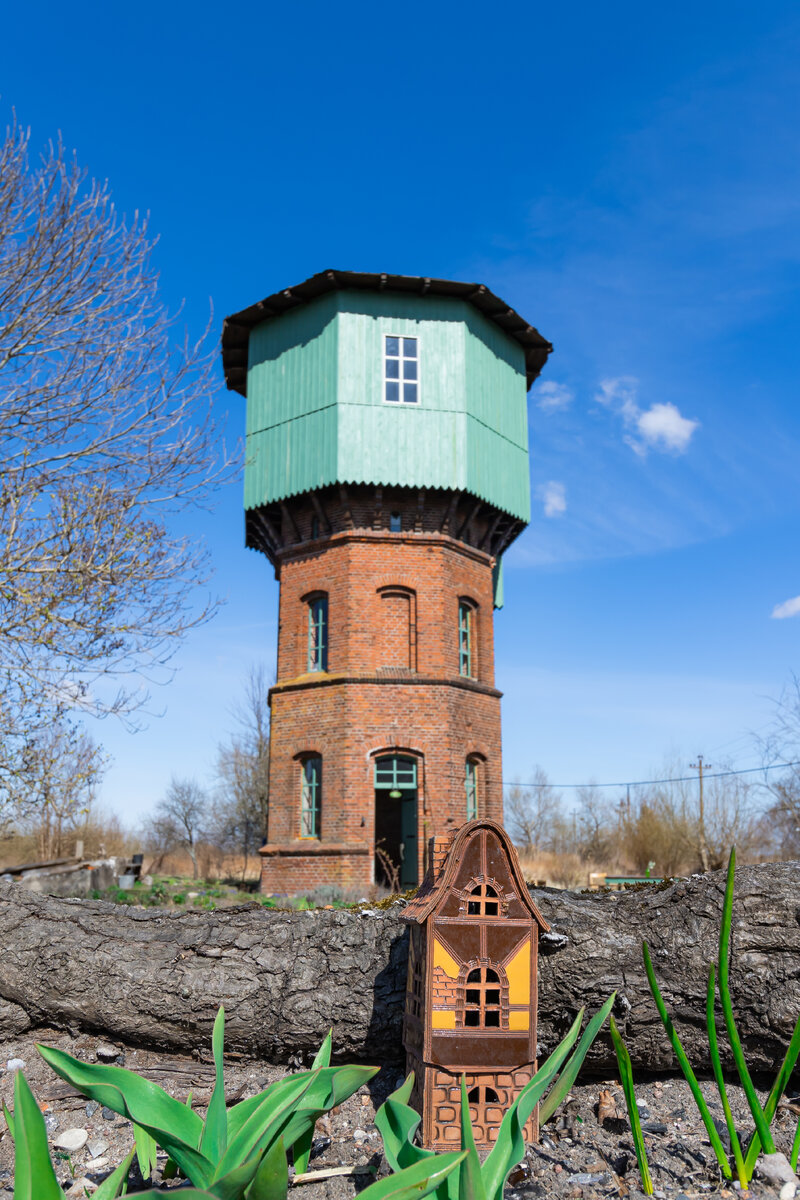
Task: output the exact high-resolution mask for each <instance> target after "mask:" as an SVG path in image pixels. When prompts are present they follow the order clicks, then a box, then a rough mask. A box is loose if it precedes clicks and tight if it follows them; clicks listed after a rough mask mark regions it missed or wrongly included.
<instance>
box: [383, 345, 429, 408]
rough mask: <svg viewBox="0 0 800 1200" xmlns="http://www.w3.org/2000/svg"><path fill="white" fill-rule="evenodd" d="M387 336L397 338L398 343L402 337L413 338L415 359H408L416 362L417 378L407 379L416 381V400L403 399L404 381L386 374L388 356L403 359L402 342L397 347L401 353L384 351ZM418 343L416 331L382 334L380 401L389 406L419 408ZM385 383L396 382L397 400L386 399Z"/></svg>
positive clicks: (410, 381)
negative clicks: (398, 393) (398, 391)
mask: <svg viewBox="0 0 800 1200" xmlns="http://www.w3.org/2000/svg"><path fill="white" fill-rule="evenodd" d="M387 338H397V340H398V342H400V343H402V342H403V340H404V339H406V340H411V339H413V340H414V341H415V342H416V343H417V357H416V358H415V359H410V360H409V361H411V362H416V364H417V378H416V379H414V380H411V379H409V380H408V382H409V383H416V385H417V398H416V400H404V399H403V383H404V382H405V381H404V380H403V379H402V378H398V379H390V378H389V376H388V375H387V374H386V363H387V360H388V359H389V358H392V359H394V358H395V357H396V358H397V361H398V362H400V363H402V362H403V361H404V357H403V353H402V350H403V346H402V344H401V345H400V347H399V349H400V351H401V353H400V354H399V355H397V356H395V355H394V354H387V352H386V339H387ZM420 344H421V338H420V337H419V335H418V334H416V333H384V335H383V382H382V383H381V388H382V391H381V401H382V403H383V404H388V405H389V406H390V408H419V405H420V396H421V387H422V380H421V375H422V371H421V369H420V358H421V355H420ZM387 383H396V384H398V387H399V389H400V396H399V399H397V400H387V399H386V384H387Z"/></svg>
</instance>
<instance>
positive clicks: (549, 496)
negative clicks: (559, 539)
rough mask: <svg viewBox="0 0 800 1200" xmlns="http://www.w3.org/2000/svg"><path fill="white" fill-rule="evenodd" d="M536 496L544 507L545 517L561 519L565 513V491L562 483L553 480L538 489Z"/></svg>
mask: <svg viewBox="0 0 800 1200" xmlns="http://www.w3.org/2000/svg"><path fill="white" fill-rule="evenodd" d="M538 496H539V499H540V500H541V501H542V504H543V505H544V515H545V516H546V517H563V515H564V513H565V512H566V511H567V489H566V488H565V487H564V484H563V483H558V482H557V481H556V480H555V479H551V480H549V481H548V482H547V483H543V484H541V485H540V486H539V488H538Z"/></svg>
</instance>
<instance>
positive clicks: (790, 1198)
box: [778, 1180, 797, 1200]
mask: <svg viewBox="0 0 800 1200" xmlns="http://www.w3.org/2000/svg"><path fill="white" fill-rule="evenodd" d="M796 1191H797V1184H796V1183H792V1182H791V1180H789V1181H788V1182H787V1183H785V1184H784V1185H783V1187H782V1188H781V1190H780V1192H779V1193H778V1195H779V1197H780V1200H794V1194H795V1192H796Z"/></svg>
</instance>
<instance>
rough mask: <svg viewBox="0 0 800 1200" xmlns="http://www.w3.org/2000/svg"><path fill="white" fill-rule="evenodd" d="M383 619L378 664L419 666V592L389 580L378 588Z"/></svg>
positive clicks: (380, 665) (401, 666)
mask: <svg viewBox="0 0 800 1200" xmlns="http://www.w3.org/2000/svg"><path fill="white" fill-rule="evenodd" d="M378 596H379V597H380V606H381V620H380V635H379V642H378V646H377V655H378V666H379V667H400V668H401V669H404V670H407V671H415V670H416V669H417V594H416V592H414V591H413V590H412V589H411V588H407V587H400V586H399V585H395V584H389V585H388V586H387V587H382V588H378Z"/></svg>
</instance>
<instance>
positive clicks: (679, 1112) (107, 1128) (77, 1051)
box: [0, 1030, 797, 1200]
mask: <svg viewBox="0 0 800 1200" xmlns="http://www.w3.org/2000/svg"><path fill="white" fill-rule="evenodd" d="M34 1041H41V1042H42V1043H44V1044H46V1045H52V1046H57V1047H58V1048H59V1049H62V1050H66V1051H67V1052H68V1053H70V1054H73V1055H75V1056H76V1057H79V1058H82V1059H84V1060H86V1061H87V1062H91V1061H96V1057H97V1050H98V1046H100V1045H104V1044H107V1043H104V1042H103V1041H102V1039H99V1038H95V1037H91V1036H86V1035H81V1036H78V1037H71V1036H69V1035H68V1034H64V1033H63V1032H56V1031H49V1030H39V1031H38V1033H37V1036H36V1038H35V1039H34V1038H33V1037H28V1036H22V1037H18V1038H16V1039H14V1040H13V1041H6V1042H0V1068H2V1073H1V1074H0V1096H2V1099H3V1100H4V1101H5V1103H6V1104H8V1105H9V1106H12V1104H13V1072H10V1071H8V1070H6V1069H5V1067H6V1063H7V1062H8V1061H9V1060H10V1059H15V1058H16V1059H22V1060H23V1061H24V1063H25V1068H24V1070H25V1075H26V1078H27V1079H28V1082H29V1083H30V1085H31V1087H32V1089H33V1092H34V1095H35V1096H36V1098H37V1100H38V1101H39V1103H40V1106H41V1108H42V1110H43V1112H44V1115H45V1119H46V1122H47V1125H48V1128H49V1133H50V1138H51V1142H52V1141H54V1140H56V1139H57V1138H58V1136H59V1134H63V1133H64V1131H65V1130H67V1129H74V1128H78V1129H85V1130H86V1131H87V1133H88V1141H87V1144H86V1146H85V1147H84V1148H83V1149H82V1150H80V1151H78V1152H77V1153H75V1154H73V1155H72V1156H71V1158H69V1157H67V1156H66V1155H63V1156H59V1155H58V1153H57V1152H56V1151H55V1150H54V1163H55V1164H56V1171H57V1174H58V1176H59V1180H60V1182H61V1185H62V1187H63V1188H64V1190H65V1191H66V1192H68V1194H69V1193H70V1190H71V1194H72V1195H80V1196H85V1195H86V1194H87V1192H88V1193H89V1194H90V1193H91V1190H92V1185H93V1184H97V1183H99V1182H100V1181H101V1180H102V1179H103V1178H104V1177H105V1175H107V1174H108V1173H109V1172H110V1170H112V1169H113V1167H115V1166H116V1165H117V1164H118V1163H119V1162H120V1160H121V1159H122V1158H123V1157H124V1156H125V1154H126V1153H127V1152H128V1150H129V1149H130V1148H131V1146H132V1144H133V1135H132V1127H131V1125H130V1123H129V1122H127V1121H125V1120H123V1119H122V1118H120V1117H117V1116H115V1115H114V1114H111V1113H110V1112H109V1110H105V1114H104V1110H102V1109H101V1108H99V1107H98V1106H97V1105H95V1104H93V1103H88V1104H87V1102H86V1100H85V1099H83V1098H82V1097H80V1096H78V1095H77V1094H76V1093H74V1092H73V1091H72V1090H71V1089H70V1088H69V1087H68V1086H67V1085H66V1084H64V1083H63V1082H62V1081H61V1080H60V1079H58V1078H57V1077H56V1076H55V1075H54V1074H53V1073H52V1071H50V1069H49V1068H48V1067H47V1066H46V1065H45V1063H44V1062H43V1061H42V1060H41V1058H40V1057H39V1056H38V1054H37V1053H36V1050H35V1046H34ZM116 1048H117V1049H118V1050H119V1053H120V1058H119V1060H118V1061H119V1062H120V1063H123V1064H124V1065H125V1066H127V1067H130V1068H132V1069H134V1070H137V1071H140V1072H141V1073H142V1074H144V1075H145V1076H147V1077H148V1078H150V1079H153V1080H154V1081H156V1082H158V1083H159V1084H160V1085H161V1086H162V1087H164V1088H166V1090H167V1091H169V1092H171V1093H172V1094H173V1095H175V1096H177V1097H179V1098H180V1099H185V1097H186V1095H187V1094H188V1092H189V1091H190V1090H191V1091H192V1093H193V1098H194V1104H195V1105H196V1106H197V1108H198V1109H203V1108H204V1107H205V1105H206V1104H207V1103H208V1100H209V1098H210V1094H211V1086H212V1083H213V1066H212V1064H211V1062H210V1058H209V1056H208V1055H207V1053H205V1052H204V1053H203V1054H202V1055H197V1056H196V1057H193V1058H192V1057H186V1058H179V1057H169V1058H165V1057H164V1056H163V1055H159V1054H156V1053H152V1052H148V1051H143V1050H137V1049H134V1048H132V1047H128V1046H124V1045H122V1044H117V1045H116ZM303 1065H305V1064H303V1063H301V1062H299V1061H298V1062H296V1063H294V1064H293V1066H294V1067H295V1068H300V1067H302V1066H303ZM283 1073H285V1072H283V1071H281V1070H280V1069H279V1068H276V1067H270V1066H266V1065H264V1064H262V1063H259V1062H257V1061H253V1060H246V1059H244V1058H241V1057H240V1058H236V1057H234V1056H230V1057H226V1073H225V1078H226V1090H227V1093H228V1096H229V1099H230V1100H231V1101H236V1100H239V1099H244V1098H246V1097H247V1096H251V1095H254V1094H255V1093H256V1092H258V1091H260V1090H262V1089H263V1088H264V1087H266V1086H267V1085H268V1084H269V1083H271V1082H273V1081H274V1080H275V1079H277V1078H279V1077H280V1076H281V1075H282V1074H283ZM399 1082H400V1079H399V1076H398V1071H397V1068H396V1067H393V1068H384V1069H383V1070H382V1071H381V1072H380V1074H379V1075H377V1076H376V1077H375V1079H374V1080H373V1081H372V1082H371V1083H370V1084H369V1085H368V1086H367V1087H365V1088H362V1090H361V1092H360V1093H359V1094H357V1095H355V1096H353V1097H352V1098H351V1099H350V1100H348V1101H347V1102H346V1103H345V1104H342V1105H341V1106H340V1108H339V1109H338V1110H336V1111H335V1112H334V1113H332V1114H331V1115H330V1116H328V1117H325V1118H323V1119H322V1120H321V1121H320V1122H319V1124H318V1126H317V1131H316V1141H315V1149H314V1155H313V1158H312V1161H311V1164H310V1168H309V1169H310V1170H312V1171H313V1170H325V1169H327V1168H331V1167H342V1166H344V1167H349V1168H359V1167H361V1168H363V1169H364V1173H363V1174H358V1175H356V1176H355V1177H342V1176H335V1177H333V1178H331V1179H328V1180H326V1181H324V1182H320V1183H308V1184H302V1185H297V1186H296V1187H293V1189H292V1191H294V1192H296V1194H297V1197H298V1200H350V1198H351V1197H353V1196H354V1195H355V1194H356V1193H357V1192H358V1191H359V1190H360V1189H361V1188H363V1187H364V1186H366V1185H367V1184H368V1183H369V1182H371V1180H372V1179H373V1178H375V1173H377V1175H378V1176H380V1175H382V1174H385V1173H386V1171H387V1166H386V1162H385V1159H384V1158H383V1155H382V1147H381V1140H380V1136H379V1134H378V1132H377V1130H376V1129H375V1125H374V1118H375V1111H376V1108H377V1107H379V1106H380V1104H381V1103H382V1102H383V1100H384V1099H385V1098H386V1095H387V1094H388V1093H389V1092H390V1091H392V1090H393V1089H394V1088H395V1087H396V1086H397V1084H398V1083H399ZM702 1086H703V1091H704V1092H705V1094H706V1096H707V1098H708V1100H709V1101H710V1102H711V1109H712V1112H713V1113H714V1115H715V1116H716V1117H718V1119H719V1120H720V1122H721V1121H722V1116H723V1114H722V1109H721V1107H720V1105H719V1100H718V1097H717V1095H716V1092H715V1089H714V1085H713V1082H709V1083H703V1085H702ZM603 1089H607V1090H608V1091H610V1093H611V1095H612V1097H613V1098H614V1099H615V1101H616V1105H617V1109H618V1112H619V1117H618V1118H616V1119H615V1118H614V1117H610V1118H606V1119H605V1121H604V1123H603V1124H602V1125H601V1124H600V1123H599V1121H598V1116H597V1106H598V1098H599V1095H600V1091H601V1090H603ZM729 1095H730V1098H731V1104H732V1107H733V1112H734V1117H735V1119H736V1121H737V1125H738V1127H739V1128H740V1129H741V1130H742V1131H744V1132H745V1133H746V1132H749V1129H750V1120H749V1113H748V1110H747V1106H746V1103H745V1100H744V1096H743V1094H742V1092H741V1091H740V1089H739V1088H737V1087H733V1086H732V1087H731V1088H730V1089H729ZM637 1096H638V1098H639V1102H640V1111H641V1117H642V1121H643V1124H644V1127H645V1129H647V1128H649V1129H650V1130H651V1131H650V1132H647V1133H646V1134H645V1138H646V1142H647V1149H648V1155H649V1159H650V1167H651V1172H652V1175H653V1182H654V1186H655V1189H656V1196H657V1197H659V1200H661V1198H666V1200H678V1198H679V1197H681V1196H684V1197H685V1196H688V1197H690V1198H691V1197H699V1196H714V1195H717V1196H720V1197H721V1198H722V1200H727V1197H731V1196H734V1195H735V1192H734V1191H733V1190H732V1189H731V1187H730V1185H728V1186H727V1187H726V1186H725V1184H724V1181H722V1180H721V1177H720V1174H719V1171H718V1169H717V1165H716V1160H715V1158H714V1155H713V1152H712V1150H711V1147H710V1145H709V1143H708V1140H707V1139H706V1137H705V1130H704V1129H703V1126H702V1124H701V1122H700V1120H699V1117H698V1115H697V1111H696V1109H695V1107H694V1102H693V1100H692V1097H691V1094H690V1092H689V1089H688V1086H687V1085H686V1083H685V1082H684V1081H683V1079H682V1078H680V1077H675V1076H661V1077H660V1078H650V1079H647V1080H637ZM624 1114H625V1109H624V1103H623V1099H622V1092H621V1089H620V1087H619V1084H618V1081H617V1080H616V1078H607V1079H594V1080H588V1081H586V1082H584V1083H582V1084H579V1085H578V1086H576V1087H575V1088H574V1090H573V1092H572V1097H571V1099H570V1100H569V1102H568V1103H567V1104H566V1106H564V1107H562V1109H561V1110H560V1111H559V1112H558V1113H556V1115H555V1116H554V1117H553V1118H552V1119H551V1121H550V1122H549V1123H548V1124H547V1125H546V1126H545V1127H544V1129H543V1130H542V1137H541V1141H540V1142H539V1144H538V1145H536V1146H533V1147H530V1148H529V1150H528V1154H527V1157H526V1160H525V1162H524V1163H523V1164H522V1165H521V1167H520V1168H519V1169H518V1170H517V1171H516V1172H515V1173H514V1174H513V1175H512V1178H511V1182H510V1184H509V1186H508V1188H507V1189H506V1197H507V1200H517V1198H519V1200H526V1198H528V1197H530V1198H531V1200H532V1198H534V1197H544V1196H547V1197H557V1198H561V1197H564V1198H570V1200H580V1198H582V1197H583V1198H585V1200H594V1198H595V1197H601V1196H602V1197H618V1196H619V1197H630V1200H637V1197H639V1196H640V1195H641V1186H640V1182H639V1177H638V1173H637V1168H636V1161H635V1157H634V1153H633V1143H632V1141H631V1136H630V1130H629V1127H628V1122H627V1119H626V1118H625V1115H624ZM796 1120H797V1118H796V1116H794V1115H793V1114H792V1112H791V1111H790V1110H789V1109H785V1108H782V1109H781V1110H779V1113H778V1116H777V1119H776V1123H775V1134H776V1139H775V1140H776V1144H777V1148H778V1149H779V1150H783V1151H784V1152H785V1153H786V1154H787V1155H788V1153H789V1150H790V1147H791V1142H792V1136H793V1133H794V1128H795V1124H796ZM103 1160H105V1161H103ZM163 1161H164V1158H163V1157H162V1158H161V1159H160V1163H161V1164H162V1165H163ZM130 1186H131V1192H130V1194H135V1192H136V1191H137V1190H139V1189H141V1188H142V1187H143V1184H142V1181H141V1179H140V1178H139V1176H138V1172H137V1169H136V1167H135V1166H134V1169H133V1171H132V1173H131V1185H130ZM165 1186H166V1189H167V1190H166V1192H165V1194H169V1193H170V1192H171V1191H172V1190H173V1189H174V1188H175V1187H176V1186H177V1185H174V1184H171V1185H165ZM12 1193H13V1145H12V1142H11V1137H10V1135H9V1133H8V1132H7V1131H5V1130H4V1132H3V1134H2V1136H0V1197H10V1196H11V1195H12ZM751 1194H753V1195H755V1196H759V1195H764V1196H772V1197H775V1196H776V1195H777V1190H776V1189H771V1188H770V1187H769V1186H767V1185H766V1184H764V1183H759V1182H758V1181H757V1180H756V1181H755V1182H754V1185H753V1188H752V1192H751Z"/></svg>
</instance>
